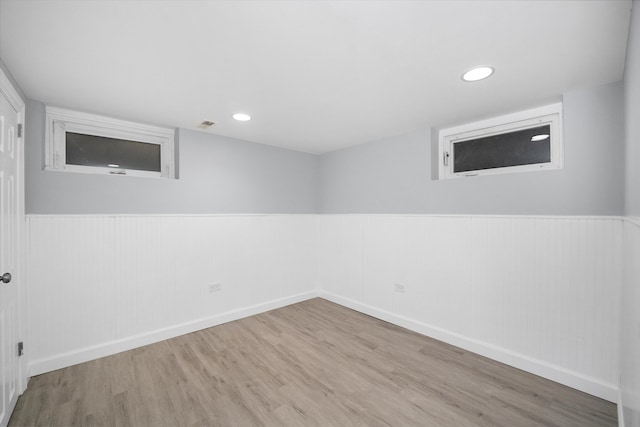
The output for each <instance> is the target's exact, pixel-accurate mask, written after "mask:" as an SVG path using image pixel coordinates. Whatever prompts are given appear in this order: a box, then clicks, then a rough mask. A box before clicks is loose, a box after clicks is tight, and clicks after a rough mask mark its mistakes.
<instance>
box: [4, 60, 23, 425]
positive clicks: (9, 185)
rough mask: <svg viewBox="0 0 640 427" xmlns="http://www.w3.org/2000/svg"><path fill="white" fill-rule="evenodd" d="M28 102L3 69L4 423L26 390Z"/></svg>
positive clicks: (7, 420)
mask: <svg viewBox="0 0 640 427" xmlns="http://www.w3.org/2000/svg"><path fill="white" fill-rule="evenodd" d="M23 113H24V104H23V103H22V100H21V99H20V98H19V97H18V96H17V93H16V91H15V89H14V88H13V87H12V86H11V84H10V83H9V80H8V79H7V78H6V76H5V75H4V73H3V72H2V70H0V346H1V349H0V350H1V351H0V383H1V387H2V389H1V390H0V393H1V394H2V402H0V425H2V426H5V425H7V423H8V422H9V418H10V417H11V412H12V411H13V408H14V407H15V404H16V402H17V400H18V395H19V393H20V392H21V391H22V390H21V388H22V385H21V379H20V371H21V369H20V363H19V357H18V341H19V340H18V327H19V321H18V319H19V313H20V311H19V298H20V288H19V285H20V284H21V283H23V281H22V280H21V279H22V278H21V277H20V271H19V270H20V269H21V265H20V263H21V261H22V260H21V255H20V252H21V248H22V241H21V227H22V224H21V223H22V221H23V218H24V214H23V211H22V200H23V198H22V197H23V196H22V194H21V192H22V177H21V174H22V153H23V151H22V147H21V144H22V139H23V138H22V137H21V135H18V133H19V131H20V129H19V128H18V124H19V123H21V121H22V115H23Z"/></svg>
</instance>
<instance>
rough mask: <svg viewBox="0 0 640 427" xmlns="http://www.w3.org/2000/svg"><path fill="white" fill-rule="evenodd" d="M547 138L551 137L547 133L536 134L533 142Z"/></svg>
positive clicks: (532, 139)
mask: <svg viewBox="0 0 640 427" xmlns="http://www.w3.org/2000/svg"><path fill="white" fill-rule="evenodd" d="M547 138H549V135H547V134H540V135H534V136H532V137H531V142H536V141H544V140H545V139H547Z"/></svg>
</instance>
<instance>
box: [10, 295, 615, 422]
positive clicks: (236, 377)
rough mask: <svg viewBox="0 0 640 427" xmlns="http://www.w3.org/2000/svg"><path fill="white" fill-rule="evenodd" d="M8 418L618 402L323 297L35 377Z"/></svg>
mask: <svg viewBox="0 0 640 427" xmlns="http://www.w3.org/2000/svg"><path fill="white" fill-rule="evenodd" d="M9 425H10V426H37V425H43V426H44V425H46V426H67V425H84V426H90V425H108V426H154V427H155V426H243V427H244V426H389V425H390V426H456V427H458V426H477V425H480V426H509V427H513V426H536V425H540V426H580V427H587V426H615V425H617V418H616V407H615V405H614V404H612V403H609V402H606V401H604V400H601V399H598V398H595V397H593V396H590V395H587V394H585V393H581V392H579V391H576V390H573V389H570V388H568V387H565V386H562V385H560V384H557V383H554V382H551V381H548V380H545V379H543V378H540V377H537V376H535V375H531V374H528V373H525V372H523V371H520V370H518V369H515V368H511V367H509V366H506V365H503V364H500V363H498V362H495V361H492V360H489V359H487V358H484V357H481V356H478V355H476V354H473V353H470V352H468V351H465V350H462V349H459V348H456V347H453V346H451V345H448V344H444V343H442V342H439V341H436V340H434V339H431V338H427V337H425V336H422V335H419V334H417V333H414V332H411V331H408V330H406V329H403V328H400V327H397V326H394V325H391V324H389V323H385V322H382V321H380V320H377V319H374V318H371V317H369V316H366V315H363V314H360V313H358V312H355V311H352V310H349V309H347V308H344V307H341V306H339V305H336V304H333V303H330V302H328V301H325V300H323V299H318V298H317V299H313V300H309V301H305V302H302V303H299V304H295V305H291V306H288V307H284V308H281V309H278V310H274V311H270V312H267V313H263V314H260V315H257V316H252V317H249V318H246V319H242V320H238V321H235V322H231V323H227V324H224V325H220V326H216V327H213V328H209V329H205V330H202V331H199V332H196V333H192V334H189V335H185V336H181V337H178V338H174V339H171V340H167V341H163V342H160V343H157V344H153V345H149V346H146V347H142V348H138V349H135V350H131V351H127V352H124V353H120V354H117V355H114V356H109V357H105V358H102V359H99V360H95V361H92V362H88V363H84V364H81V365H76V366H72V367H69V368H65V369H61V370H59V371H55V372H50V373H47V374H44V375H39V376H36V377H33V378H31V381H30V382H29V387H28V389H27V391H26V392H25V394H24V395H23V396H21V397H20V399H19V400H18V404H17V407H16V409H15V412H14V413H13V417H12V418H11V421H10V424H9Z"/></svg>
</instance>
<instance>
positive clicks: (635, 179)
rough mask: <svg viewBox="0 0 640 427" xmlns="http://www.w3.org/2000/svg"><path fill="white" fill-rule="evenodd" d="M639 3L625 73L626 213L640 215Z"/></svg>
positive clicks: (635, 7) (633, 22) (630, 35)
mask: <svg viewBox="0 0 640 427" xmlns="http://www.w3.org/2000/svg"><path fill="white" fill-rule="evenodd" d="M638 9H640V2H638V1H637V0H635V1H634V2H633V10H632V17H631V30H630V32H629V44H628V45H627V62H626V66H625V71H624V86H625V117H626V120H625V131H626V154H625V158H626V177H625V202H626V204H625V213H626V214H627V215H634V216H640V11H638Z"/></svg>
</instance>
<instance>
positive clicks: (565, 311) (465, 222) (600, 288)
mask: <svg viewBox="0 0 640 427" xmlns="http://www.w3.org/2000/svg"><path fill="white" fill-rule="evenodd" d="M621 229H622V223H621V221H620V218H617V217H521V216H516V217H509V216H496V217H492V216H411V215H324V216H321V217H320V218H319V219H318V236H319V240H318V244H319V251H318V254H319V267H318V272H319V286H320V289H321V292H320V296H322V297H324V298H327V299H330V300H332V301H335V302H337V303H340V304H343V305H346V306H348V307H351V308H354V309H356V310H359V311H362V312H365V313H367V314H370V315H373V316H375V317H378V318H381V319H384V320H387V321H390V322H392V323H395V324H399V325H401V326H404V327H407V328H409V329H413V330H415V331H417V332H420V333H424V334H426V335H429V336H432V337H434V338H437V339H440V340H442V341H446V342H449V343H451V344H454V345H457V346H459V347H462V348H466V349H468V350H471V351H474V352H476V353H479V354H483V355H486V356H488V357H491V358H493V359H496V360H499V361H502V362H505V363H508V364H510V365H512V366H516V367H518V368H521V369H524V370H527V371H529V372H533V373H535V374H538V375H541V376H544V377H546V378H549V379H552V380H555V381H558V382H561V383H563V384H566V385H569V386H571V387H574V388H577V389H579V390H583V391H586V392H588V393H591V394H594V395H596V396H600V397H602V398H605V399H607V400H610V401H613V402H615V401H617V399H618V366H619V365H618V321H619V313H620V311H619V308H620V307H619V306H620V281H621V250H622V246H621ZM396 283H398V284H401V285H403V286H404V289H405V292H404V293H400V292H396V291H394V286H395V284H396Z"/></svg>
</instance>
